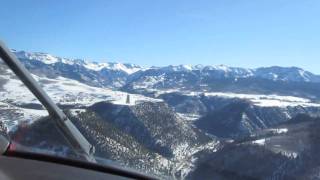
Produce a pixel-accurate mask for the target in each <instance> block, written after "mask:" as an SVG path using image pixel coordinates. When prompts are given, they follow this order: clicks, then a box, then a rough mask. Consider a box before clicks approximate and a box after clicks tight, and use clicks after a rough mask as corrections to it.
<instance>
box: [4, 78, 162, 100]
mask: <svg viewBox="0 0 320 180" xmlns="http://www.w3.org/2000/svg"><path fill="white" fill-rule="evenodd" d="M33 77H34V78H35V79H36V80H37V81H38V82H40V84H41V85H42V87H43V89H44V90H45V92H47V93H48V95H49V96H50V97H51V98H52V99H53V101H54V102H55V103H59V104H63V105H79V106H90V105H92V104H94V103H97V102H101V101H109V102H112V103H114V104H121V105H135V104H137V103H139V102H141V101H161V100H160V99H153V98H148V97H145V96H142V95H138V94H129V93H126V92H121V91H115V90H111V89H108V88H98V87H92V86H88V85H86V84H83V83H80V82H78V81H76V80H71V79H67V78H64V77H58V78H55V79H49V78H46V77H39V76H35V75H33ZM2 78H5V79H8V82H7V83H6V84H4V85H3V89H4V91H1V92H0V101H2V102H13V103H15V104H26V103H35V104H39V102H38V100H37V99H36V98H35V97H34V96H33V95H32V94H31V92H29V90H28V89H27V88H26V87H25V86H24V85H23V84H22V82H21V81H20V80H19V79H12V78H11V77H10V76H9V75H6V76H2ZM127 99H129V100H127Z"/></svg>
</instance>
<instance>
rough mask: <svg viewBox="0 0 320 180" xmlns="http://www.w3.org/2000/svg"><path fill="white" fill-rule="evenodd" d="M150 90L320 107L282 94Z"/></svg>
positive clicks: (160, 92) (315, 103)
mask: <svg viewBox="0 0 320 180" xmlns="http://www.w3.org/2000/svg"><path fill="white" fill-rule="evenodd" d="M150 91H155V92H157V93H156V95H157V96H159V95H161V94H166V93H174V92H177V93H181V94H183V95H187V96H200V95H205V96H215V97H222V98H230V99H232V98H237V99H246V100H248V101H251V102H252V103H253V104H254V105H256V106H262V107H288V106H303V107H320V102H319V103H318V102H313V101H311V100H310V99H306V98H302V97H295V96H282V95H276V94H271V95H265V94H240V93H230V92H195V91H180V90H177V89H170V90H163V91H162V90H159V91H157V90H155V89H150Z"/></svg>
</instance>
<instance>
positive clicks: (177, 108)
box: [0, 50, 320, 179]
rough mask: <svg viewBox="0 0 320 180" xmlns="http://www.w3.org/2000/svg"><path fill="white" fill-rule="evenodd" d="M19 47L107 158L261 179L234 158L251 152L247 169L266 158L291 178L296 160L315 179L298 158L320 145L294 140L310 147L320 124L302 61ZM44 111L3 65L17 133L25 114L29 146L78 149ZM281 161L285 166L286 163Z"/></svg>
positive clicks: (0, 107) (145, 167) (8, 118)
mask: <svg viewBox="0 0 320 180" xmlns="http://www.w3.org/2000/svg"><path fill="white" fill-rule="evenodd" d="M13 52H14V53H15V54H16V55H17V57H18V58H19V60H20V61H21V62H22V63H23V64H24V65H25V66H26V68H27V69H28V70H30V71H31V72H32V74H33V77H34V78H35V79H36V80H37V81H38V82H39V83H40V84H41V86H42V87H43V89H44V90H45V91H46V92H47V93H48V94H49V96H50V97H51V98H52V99H53V100H54V101H55V102H56V103H57V104H58V105H59V106H60V107H61V108H63V109H64V110H65V112H66V113H67V114H68V116H69V117H70V119H71V120H72V121H73V122H74V123H75V124H76V125H77V127H78V128H79V129H80V131H81V132H82V133H83V134H84V135H85V136H86V137H87V138H88V139H89V140H90V142H92V143H93V144H94V145H95V146H96V149H97V152H96V156H99V157H101V159H100V158H99V162H101V163H109V161H106V160H105V159H104V158H106V159H110V160H113V161H116V162H118V163H120V164H121V165H126V166H130V167H134V168H137V169H139V170H141V171H146V172H150V173H155V174H157V175H159V176H161V177H164V178H173V177H174V178H177V179H184V178H189V179H197V177H202V178H204V179H205V178H208V177H217V178H218V179H219V178H220V179H229V178H231V179H232V178H234V179H239V178H248V179H250V178H253V179H254V178H258V179H261V178H262V179H263V177H264V176H261V174H259V173H261V172H260V171H259V169H253V170H252V171H246V170H243V169H241V168H236V167H234V166H232V163H231V164H230V163H229V162H233V160H234V162H235V164H241V162H242V161H241V160H243V159H245V158H246V157H249V156H250V155H252V158H249V160H248V161H247V162H246V167H256V166H259V165H260V162H259V159H263V160H264V161H265V162H266V164H265V166H262V168H263V169H264V170H266V172H269V173H271V175H268V176H265V177H267V178H264V179H277V177H278V176H279V177H280V176H281V177H291V176H290V175H289V172H291V171H290V168H298V169H295V170H294V173H295V175H296V176H297V177H307V176H306V175H305V173H306V171H305V169H304V168H303V162H302V161H300V160H299V159H298V158H297V157H300V156H303V158H304V159H308V157H306V156H307V155H306V154H308V153H309V152H312V153H315V151H316V146H312V148H309V149H306V150H305V151H303V150H302V149H301V146H302V145H301V144H299V143H296V142H295V141H294V140H292V138H297V139H300V140H301V141H303V143H302V142H301V143H302V144H303V146H305V147H307V144H308V143H309V142H308V141H307V139H308V137H309V136H314V132H315V131H316V128H317V127H318V123H317V121H316V120H317V117H319V116H320V76H319V75H316V74H313V73H311V72H308V71H305V70H303V69H301V68H298V67H278V66H273V67H262V68H256V69H246V68H237V67H227V66H224V65H218V66H204V65H195V66H189V65H178V66H173V65H169V66H164V67H148V68H144V67H140V66H138V65H134V64H122V63H95V62H89V61H85V60H79V59H67V58H60V57H56V56H53V55H50V54H46V53H29V52H25V51H15V50H13ZM46 115H47V113H46V111H45V110H44V109H43V107H42V106H41V105H40V103H39V102H38V101H37V100H36V99H35V98H34V97H33V96H32V95H31V94H30V93H29V92H28V90H27V89H26V88H24V87H23V85H22V84H21V82H20V81H19V80H18V79H17V78H15V77H14V75H13V74H12V73H11V72H10V71H8V69H7V68H6V67H5V65H4V64H3V63H0V121H1V122H2V123H4V124H5V125H6V127H7V128H8V129H9V130H8V131H10V133H11V134H13V135H12V136H13V137H14V135H15V134H19V133H21V132H20V129H21V128H19V127H20V126H21V122H28V123H30V124H31V126H30V128H31V129H32V130H30V132H32V133H27V134H25V139H24V140H23V141H22V144H23V145H25V146H33V147H38V148H40V149H44V148H45V149H49V150H52V151H54V152H55V153H58V154H63V155H65V154H70V152H69V151H67V150H66V149H68V148H67V145H65V144H61V143H58V140H57V137H56V132H55V131H54V130H52V129H48V130H47V131H48V132H50V134H46V135H45V136H43V135H42V134H41V133H43V131H44V130H43V129H47V128H49V126H48V124H47V123H46V119H45V118H43V117H44V116H46ZM39 118H40V119H41V120H39V121H35V119H39ZM309 121H310V122H312V124H315V127H310V123H309ZM309 130H310V131H311V130H312V132H310V133H309V134H305V133H304V131H309ZM23 132H25V131H23ZM268 138H269V139H268ZM270 139H271V140H270ZM288 139H289V140H288ZM285 140H287V141H285ZM44 141H45V142H46V143H44ZM314 141H315V140H314V139H312V141H310V143H314ZM278 142H279V143H280V142H281V143H280V144H279V143H278ZM268 143H269V144H271V145H269V144H268ZM277 143H278V144H277ZM282 143H283V144H282ZM265 144H268V146H266V147H265V146H264V145H265ZM311 150H312V151H311ZM279 152H280V153H279ZM238 153H239V154H238ZM259 153H261V154H259ZM71 154H72V153H71ZM264 157H268V158H269V161H268V158H264ZM292 159H293V160H292ZM211 161H216V162H220V163H224V164H223V166H220V165H217V164H215V163H213V162H211ZM271 161H274V162H275V163H273V162H271ZM281 163H285V164H286V165H282V164H281ZM299 163H300V164H299ZM287 165H288V166H287ZM307 165H308V167H310V168H316V167H315V166H316V165H318V164H317V163H315V162H313V164H307ZM280 166H281V167H283V168H284V169H285V172H283V173H281V172H279V171H278V168H279V167H280ZM206 167H211V168H212V169H213V170H212V171H211V170H208V169H206ZM319 167H320V166H319ZM299 168H300V169H301V172H300V171H299ZM292 171H293V170H292ZM230 173H231V174H230ZM202 178H201V179H202Z"/></svg>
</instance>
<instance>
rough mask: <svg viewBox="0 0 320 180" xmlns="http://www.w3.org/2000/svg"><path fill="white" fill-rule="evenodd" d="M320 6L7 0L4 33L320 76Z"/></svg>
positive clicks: (112, 53)
mask: <svg viewBox="0 0 320 180" xmlns="http://www.w3.org/2000/svg"><path fill="white" fill-rule="evenodd" d="M319 9H320V1H319V0H55V1H52V0H23V1H21V0H1V6H0V17H2V18H1V23H0V39H1V40H2V41H4V42H5V43H7V45H8V46H9V47H10V48H12V49H16V50H26V51H31V52H47V53H50V54H53V55H56V56H61V57H68V58H82V59H87V60H92V61H98V62H109V61H112V62H129V63H134V64H139V65H142V66H165V65H169V64H172V65H178V64H191V65H196V64H204V65H220V64H224V65H228V66H237V67H246V68H255V67H261V66H272V65H278V66H298V67H302V68H304V69H306V70H309V71H311V72H314V73H317V74H320V67H319V66H320V35H319V34H320V20H319V19H320V10H319Z"/></svg>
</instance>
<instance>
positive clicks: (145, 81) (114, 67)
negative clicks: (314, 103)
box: [13, 50, 320, 90]
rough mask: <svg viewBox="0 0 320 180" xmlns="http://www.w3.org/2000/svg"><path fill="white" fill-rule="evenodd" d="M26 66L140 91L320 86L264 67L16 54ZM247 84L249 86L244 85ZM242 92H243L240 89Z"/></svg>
mask: <svg viewBox="0 0 320 180" xmlns="http://www.w3.org/2000/svg"><path fill="white" fill-rule="evenodd" d="M13 52H14V53H15V54H16V56H17V57H18V58H19V59H20V60H21V61H22V62H23V63H24V64H25V66H26V67H27V68H28V69H29V70H30V71H32V72H33V73H35V74H38V75H46V76H49V77H55V76H62V77H66V78H70V79H74V80H77V81H80V82H83V83H86V84H88V85H93V86H98V87H110V88H124V89H126V90H136V89H141V88H187V89H188V88H193V89H211V90H212V89H215V88H216V87H212V84H213V83H217V82H218V83H220V84H221V83H226V86H227V85H228V84H230V83H235V82H236V83H239V85H238V86H241V85H242V84H241V83H248V82H247V81H249V82H252V83H251V84H256V83H259V82H260V81H271V83H275V84H281V83H283V82H288V83H299V82H300V83H301V82H310V83H319V82H320V76H319V75H315V74H313V73H311V72H308V71H305V70H303V69H301V68H297V67H278V66H274V67H262V68H256V69H247V68H239V67H228V66H225V65H217V66H204V65H194V66H192V65H169V66H164V67H150V68H142V67H141V66H138V65H134V64H129V63H124V64H123V63H97V62H90V61H87V60H81V59H68V58H61V57H57V56H53V55H50V54H47V53H29V52H25V51H16V50H13ZM244 81H245V82H244ZM240 89H241V88H240Z"/></svg>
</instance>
